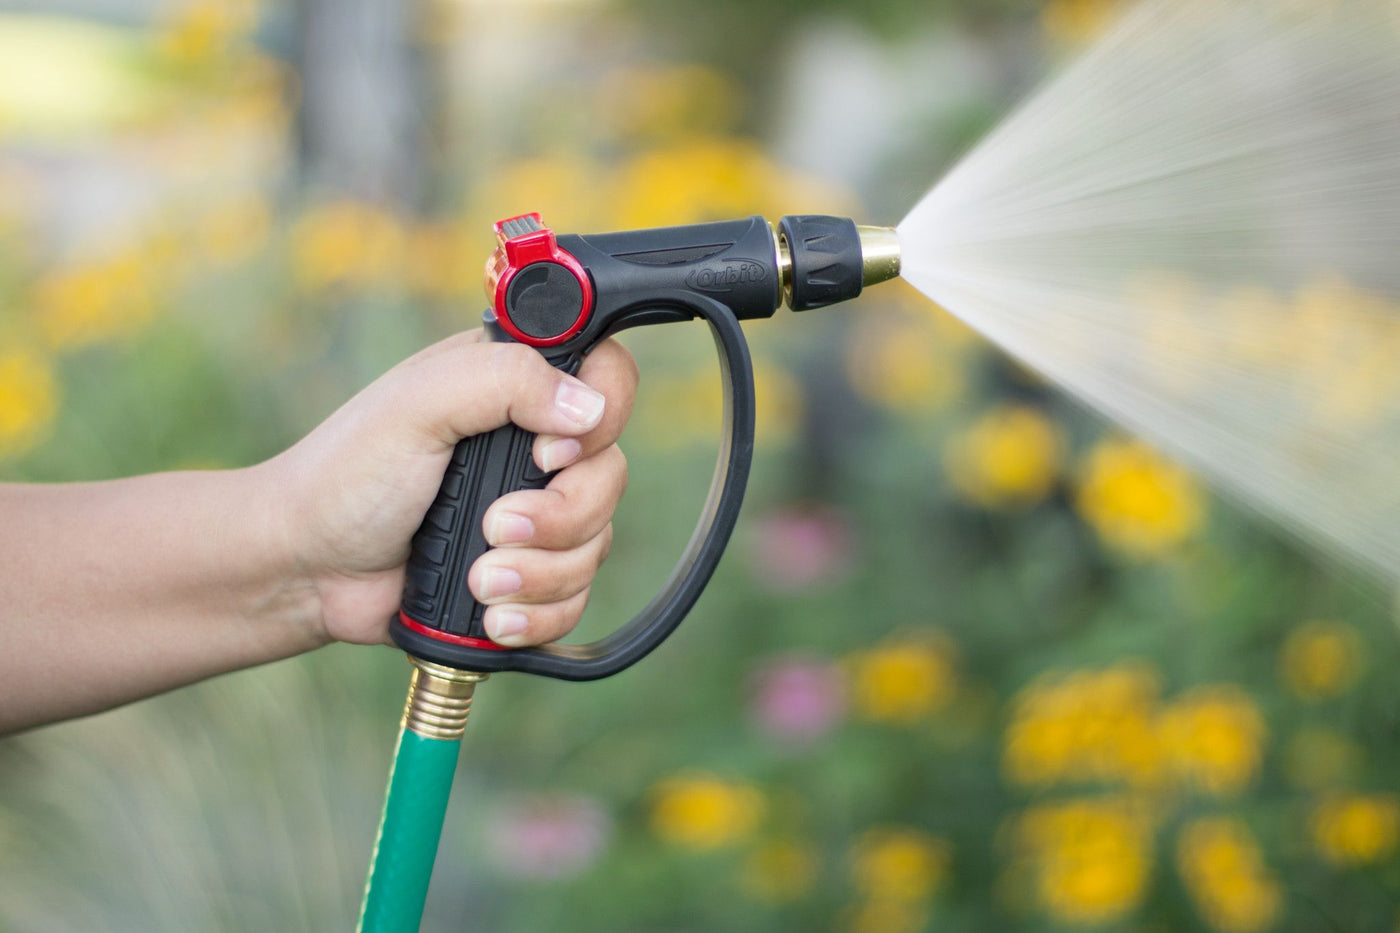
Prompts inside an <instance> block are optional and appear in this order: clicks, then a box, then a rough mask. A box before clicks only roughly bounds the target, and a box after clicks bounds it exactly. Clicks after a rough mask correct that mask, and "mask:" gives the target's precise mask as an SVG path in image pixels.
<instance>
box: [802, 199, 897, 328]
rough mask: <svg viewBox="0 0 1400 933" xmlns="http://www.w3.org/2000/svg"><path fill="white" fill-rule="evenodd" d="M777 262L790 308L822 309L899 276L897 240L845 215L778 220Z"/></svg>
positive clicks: (891, 233) (891, 232)
mask: <svg viewBox="0 0 1400 933" xmlns="http://www.w3.org/2000/svg"><path fill="white" fill-rule="evenodd" d="M778 264H779V267H780V270H781V274H782V276H783V297H784V299H785V300H786V301H787V304H788V307H790V308H792V310H794V311H807V310H810V309H812V308H824V307H826V306H827V305H832V304H836V303H837V302H841V301H847V300H849V299H851V298H854V297H856V296H857V295H859V294H860V292H861V289H862V288H864V287H865V286H866V285H874V284H875V283H877V282H883V281H885V280H887V279H892V278H894V277H895V276H897V275H899V268H900V263H899V239H898V237H897V236H896V235H895V232H894V230H893V229H891V228H889V227H861V226H857V225H856V222H855V221H853V220H851V219H850V218H849V217H829V216H826V215H823V214H795V215H789V216H787V217H784V218H783V219H782V220H780V221H779V222H778Z"/></svg>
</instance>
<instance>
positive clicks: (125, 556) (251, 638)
mask: <svg viewBox="0 0 1400 933" xmlns="http://www.w3.org/2000/svg"><path fill="white" fill-rule="evenodd" d="M276 492H277V483H276V481H275V479H274V477H272V476H270V475H268V472H267V468H266V467H254V468H251V469H247V470H230V471H211V472H200V473H167V474H159V475H155V476H141V477H134V478H131V479H123V480H115V481H111V482H103V483H84V484H71V485H0V516H3V529H4V534H3V535H0V568H3V572H0V732H6V731H11V730H14V729H18V728H24V727H26V726H30V725H35V724H38V723H42V722H48V721H52V720H56V719H63V718H68V717H71V716H78V715H83V714H86V713H90V712H94V711H97V710H100V709H105V708H107V707H110V706H114V705H118V704H121V703H125V702H128V701H130V700H134V699H137V698H140V697H143V696H149V695H151V694H153V693H158V692H160V691H162V690H168V689H170V688H173V687H177V686H180V685H182V684H186V683H191V682H193V681H195V680H199V679H201V678H204V677H209V676H212V675H214V674H219V673H223V672H225V671H230V670H235V669H238V668H242V667H248V666H251V665H254V664H259V663H262V662H266V661H272V660H276V659H278V658H283V657H287V656H289V655H292V654H296V653H298V652H301V651H306V650H309V649H311V648H314V647H317V646H319V645H321V644H324V643H326V641H327V640H328V639H327V636H326V635H325V632H324V627H323V626H322V624H321V619H320V608H319V600H318V597H317V593H316V590H315V587H314V586H312V585H311V584H309V583H305V582H302V581H301V579H300V577H299V575H298V573H297V567H296V562H295V555H294V554H293V553H292V550H293V549H292V547H291V545H290V542H289V541H288V535H287V533H286V531H285V526H284V521H285V516H283V515H282V514H281V512H280V509H279V504H278V502H277V501H276Z"/></svg>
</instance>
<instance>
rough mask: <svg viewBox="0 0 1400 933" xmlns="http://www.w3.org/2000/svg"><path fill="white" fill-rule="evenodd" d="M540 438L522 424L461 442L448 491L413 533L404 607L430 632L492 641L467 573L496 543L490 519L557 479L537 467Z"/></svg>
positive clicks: (448, 475) (447, 478)
mask: <svg viewBox="0 0 1400 933" xmlns="http://www.w3.org/2000/svg"><path fill="white" fill-rule="evenodd" d="M534 441H535V435H533V434H531V433H530V432H528V431H522V430H521V429H520V428H517V427H516V426H515V425H506V426H505V427H503V428H499V429H497V430H495V431H492V432H491V433H489V434H478V435H476V436H475V437H469V438H466V439H464V440H462V441H461V442H460V443H458V444H457V447H456V449H455V450H454V451H453V452H452V462H451V463H449V464H448V466H447V473H446V474H445V475H444V476H443V479H442V486H441V487H440V488H439V489H438V494H437V498H436V499H435V500H434V501H433V505H432V508H430V509H429V510H428V514H427V515H426V516H424V518H423V524H422V526H421V527H420V528H419V529H418V532H417V534H415V535H414V536H413V550H412V553H411V555H410V556H409V559H408V573H407V580H406V582H405V585H404V597H403V610H404V612H405V613H406V614H407V615H408V616H409V617H410V618H412V619H414V620H416V621H418V622H421V623H422V624H423V625H426V626H429V627H430V628H435V629H439V630H441V631H445V632H450V633H452V634H454V635H466V636H469V637H472V638H485V637H486V632H485V630H484V629H483V628H482V625H481V615H482V612H483V611H484V610H485V607H484V606H482V605H481V604H480V603H478V602H477V601H476V599H475V598H473V596H472V594H471V590H469V589H468V588H467V571H468V570H469V569H471V565H472V564H473V563H474V562H475V561H476V559H477V558H478V557H480V556H481V555H482V554H484V553H486V551H487V550H488V547H489V546H488V545H487V543H486V534H485V532H484V530H483V529H482V517H483V516H484V515H485V514H486V510H487V509H488V508H489V507H490V505H491V503H493V502H495V501H496V500H497V499H499V498H500V497H501V496H503V495H505V494H506V493H508V492H514V491H515V490H517V489H542V488H544V487H545V486H546V485H547V484H548V483H549V480H550V478H551V477H552V476H553V474H551V473H545V472H543V471H542V470H540V469H539V467H537V466H536V465H535V461H534V459H533V458H532V457H531V448H532V446H533V444H534Z"/></svg>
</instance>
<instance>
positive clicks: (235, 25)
mask: <svg viewBox="0 0 1400 933" xmlns="http://www.w3.org/2000/svg"><path fill="white" fill-rule="evenodd" d="M257 17H258V11H257V4H256V3H253V2H250V0H242V2H238V0H194V2H190V3H184V4H181V5H180V6H177V7H175V9H174V10H173V12H172V13H171V14H170V16H169V19H168V20H167V22H166V23H165V25H164V28H163V29H162V30H161V32H160V34H159V36H158V38H157V46H158V48H159V51H160V53H161V55H162V56H164V57H165V59H166V60H167V61H169V62H171V63H172V64H175V65H178V66H183V67H191V66H201V65H206V64H209V63H211V62H214V61H217V60H219V59H221V58H222V57H223V56H224V55H225V53H226V52H227V51H228V49H229V47H230V46H231V45H233V44H234V43H235V42H236V41H237V40H239V39H241V38H243V37H244V36H245V35H246V34H247V33H248V32H249V31H250V30H251V29H252V28H253V27H254V26H255V25H257Z"/></svg>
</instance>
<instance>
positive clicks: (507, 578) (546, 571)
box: [467, 524, 612, 648]
mask: <svg viewBox="0 0 1400 933" xmlns="http://www.w3.org/2000/svg"><path fill="white" fill-rule="evenodd" d="M611 546H612V525H610V524H609V525H607V526H605V527H604V528H603V530H602V531H601V532H599V533H598V534H597V535H595V536H594V537H593V538H592V539H591V540H589V541H588V542H586V543H585V544H583V545H582V546H581V547H577V548H573V549H572V550H567V551H550V550H544V549H542V548H496V549H495V550H492V551H488V552H487V553H486V554H484V555H482V557H480V558H479V559H478V560H477V562H476V563H475V564H473V565H472V568H471V571H470V572H469V573H468V574H467V584H468V586H470V587H471V590H472V593H473V595H475V596H476V598H477V599H478V600H480V601H481V602H483V603H486V604H487V605H488V608H487V610H486V614H485V618H484V622H485V625H486V633H487V634H488V635H489V636H490V637H491V638H492V639H493V640H494V641H496V642H499V643H500V644H503V645H506V646H509V647H512V648H515V647H520V646H523V645H537V644H542V643H543V642H547V641H553V640H554V639H556V638H560V637H562V636H563V635H566V634H568V633H569V632H570V631H572V629H573V627H574V625H575V624H577V622H578V619H579V616H581V615H582V614H583V608H584V605H585V604H586V603H587V601H588V588H589V585H590V584H591V583H592V582H593V576H594V574H595V573H597V571H598V567H599V565H600V564H602V562H603V561H604V560H605V559H606V558H607V555H608V550H609V548H611Z"/></svg>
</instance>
